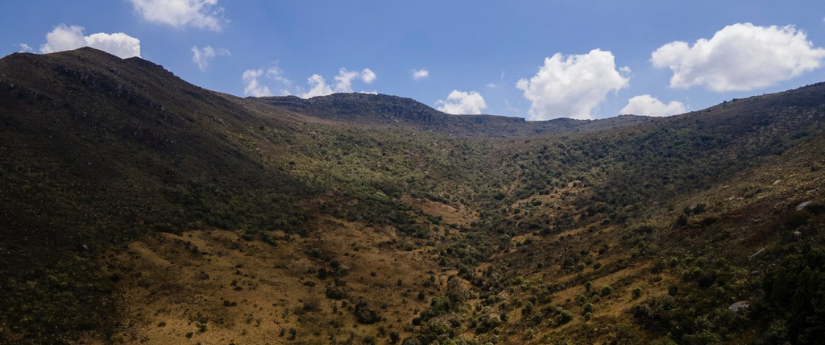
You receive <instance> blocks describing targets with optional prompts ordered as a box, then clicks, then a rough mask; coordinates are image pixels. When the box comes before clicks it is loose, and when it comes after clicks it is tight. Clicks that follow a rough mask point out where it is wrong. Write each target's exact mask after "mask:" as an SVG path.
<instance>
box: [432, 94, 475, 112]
mask: <svg viewBox="0 0 825 345" xmlns="http://www.w3.org/2000/svg"><path fill="white" fill-rule="evenodd" d="M435 104H437V105H438V104H440V105H441V106H439V107H438V110H440V111H443V112H445V113H447V114H455V115H463V114H481V111H482V110H484V109H486V108H487V103H485V102H484V97H481V94H479V93H478V92H476V91H470V92H464V91H458V90H453V92H450V94H449V95H448V96H447V100H446V101H443V100H438V101H436V102H435Z"/></svg>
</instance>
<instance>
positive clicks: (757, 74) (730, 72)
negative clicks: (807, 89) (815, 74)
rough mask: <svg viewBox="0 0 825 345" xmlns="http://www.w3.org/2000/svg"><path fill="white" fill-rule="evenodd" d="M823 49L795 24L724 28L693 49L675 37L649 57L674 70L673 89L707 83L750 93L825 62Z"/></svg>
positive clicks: (719, 89)
mask: <svg viewBox="0 0 825 345" xmlns="http://www.w3.org/2000/svg"><path fill="white" fill-rule="evenodd" d="M823 58H825V49H822V48H813V44H812V43H811V41H808V40H807V39H806V36H805V33H804V32H802V31H796V29H795V28H794V27H793V26H785V27H781V28H780V27H777V26H769V27H762V26H754V25H753V24H751V23H745V24H734V25H729V26H726V27H725V28H724V29H722V30H719V31H717V32H716V34H714V35H713V37H712V38H711V39H709V40H708V39H704V38H703V39H699V40H697V41H696V43H694V44H693V47H690V46H689V45H688V43H686V42H681V41H675V42H671V43H668V44H665V45H663V46H661V47H660V48H659V49H657V50H656V51H655V52H653V54H652V57H651V59H650V60H651V62H652V63H653V66H654V67H657V68H664V67H668V68H670V69H671V70H672V71H673V77H672V78H671V79H670V87H672V88H685V89H687V88H690V87H692V86H696V85H704V86H705V87H706V88H707V89H709V90H712V91H716V92H724V91H747V90H753V89H757V88H763V87H767V86H770V85H772V84H774V83H776V82H779V81H782V80H787V79H790V78H793V77H795V76H798V75H800V74H802V73H805V72H807V71H811V70H814V69H817V68H819V67H821V66H822V60H823Z"/></svg>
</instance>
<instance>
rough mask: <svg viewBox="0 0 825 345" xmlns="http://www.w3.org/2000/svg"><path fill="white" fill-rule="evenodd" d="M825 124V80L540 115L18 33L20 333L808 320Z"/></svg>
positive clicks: (757, 335)
mask: <svg viewBox="0 0 825 345" xmlns="http://www.w3.org/2000/svg"><path fill="white" fill-rule="evenodd" d="M823 145H825V83H818V84H814V85H810V86H807V87H802V88H799V89H796V90H790V91H786V92H782V93H777V94H770V95H763V96H754V97H749V98H746V99H741V100H733V101H729V102H725V103H723V104H720V105H717V106H714V107H711V108H708V109H703V110H698V111H694V112H690V113H688V114H683V115H678V116H673V117H668V118H656V119H652V118H646V117H633V116H632V117H625V116H622V117H619V118H616V119H614V120H596V121H576V120H569V119H566V120H553V121H547V122H542V123H531V122H529V121H524V120H523V119H512V118H505V117H497V116H488V115H484V116H456V115H447V114H443V113H440V112H438V111H436V110H434V109H432V108H430V107H428V106H426V105H423V104H421V103H418V102H415V101H414V100H411V99H405V98H401V97H396V96H387V95H359V94H333V95H330V96H326V97H320V98H312V99H308V100H303V99H299V98H297V97H286V98H277V97H276V98H260V99H252V98H238V97H235V96H231V95H226V94H221V93H217V92H213V91H209V90H205V89H202V88H199V87H197V86H194V85H191V84H189V83H187V82H186V81H184V80H182V79H180V78H178V77H176V76H175V75H174V74H172V73H171V72H169V71H166V70H164V69H163V68H162V66H159V65H156V64H154V63H152V62H149V61H145V60H142V59H139V58H130V59H125V60H121V59H119V58H116V57H113V56H111V55H108V54H106V53H103V52H99V51H96V50H93V49H91V48H82V49H79V50H75V51H68V52H61V53H54V54H46V55H34V54H12V55H10V56H7V57H4V58H3V59H0V153H2V154H0V225H2V227H0V235H2V236H0V276H2V278H0V291H3V292H4V293H3V298H0V310H4V311H5V313H3V314H2V315H0V343H9V344H39V343H77V342H79V341H86V342H91V343H129V344H131V343H157V344H163V343H180V342H190V341H191V342H194V341H199V342H204V343H228V342H230V341H235V340H236V339H237V340H239V341H242V342H243V343H257V342H261V339H266V341H267V342H273V343H295V344H312V343H324V342H329V343H333V342H334V343H341V342H347V341H349V342H364V343H381V342H388V343H405V344H408V345H409V344H416V343H422V344H423V343H433V342H435V341H438V342H440V343H441V344H447V343H450V342H453V343H463V344H470V343H486V342H497V343H501V344H547V343H556V342H560V341H572V342H579V343H581V342H585V343H597V342H598V343H657V342H658V343H662V344H666V343H667V344H673V343H677V344H680V345H692V344H698V343H703V344H704V343H714V342H716V343H719V342H722V339H726V341H728V340H730V341H731V342H739V343H753V344H763V343H770V342H771V341H774V340H777V339H779V340H781V341H788V342H790V343H792V344H805V343H806V342H805V341H804V339H811V338H804V337H810V334H811V332H816V330H817V328H815V327H812V326H806V323H805V322H807V321H805V320H809V319H815V318H816V317H822V314H821V313H819V314H818V313H817V311H815V310H809V309H806V308H805V307H804V306H805V305H804V304H793V303H790V302H788V301H789V300H790V297H788V296H793V294H794V293H799V294H800V295H801V294H806V295H805V296H811V298H821V294H819V295H817V294H816V293H815V291H818V290H816V288H815V286H814V285H810V284H814V283H816V282H819V280H817V279H820V278H819V276H817V275H816V274H819V273H816V272H823V271H825V268H823V267H820V266H821V265H820V266H817V265H818V264H817V262H820V261H821V260H820V261H817V260H819V259H817V258H819V256H818V255H820V254H818V253H820V251H822V248H823V246H825V239H824V238H823V230H825V212H823V210H825V207H823V206H822V205H825V190H823V189H822V185H823V183H825V178H824V177H823V169H822V168H823V167H825V153H824V152H825V150H822V147H823ZM806 202H807V204H805V206H801V207H802V208H801V209H798V208H799V207H800V205H802V204H803V203H806ZM797 233H798V234H797ZM760 248H764V249H762V250H760ZM745 252H746V253H745ZM757 252H758V253H759V254H754V253H757ZM750 256H753V259H751V258H750ZM803 259H804V260H809V261H805V263H800V262H801V261H799V260H803ZM794 260H796V261H794ZM822 262H825V261H822ZM793 265H797V266H799V265H802V266H805V267H809V268H810V269H809V270H807V271H805V272H813V273H811V275H807V276H789V275H788V274H789V273H788V272H803V271H804V270H792V269H787V270H785V271H782V270H779V269H778V268H783V267H797V266H793ZM806 265H807V266H806ZM752 272H756V274H754V273H752ZM777 279H778V280H780V281H791V282H795V283H794V284H790V286H783V285H781V284H774V283H772V282H775V281H777ZM805 279H807V280H805ZM803 280H804V281H807V282H811V283H810V284H809V285H810V286H813V287H812V288H811V289H808V285H805V284H800V283H798V282H800V281H803ZM823 284H825V283H823ZM823 286H825V285H823ZM636 288H638V289H636ZM811 291H814V292H811ZM789 294H790V295H789ZM811 298H809V299H808V300H811ZM743 300H747V301H749V302H750V304H751V306H752V307H751V309H750V310H752V312H747V313H744V314H736V313H733V314H732V313H731V312H730V311H729V310H728V307H729V306H730V305H731V304H732V303H734V302H737V301H743ZM588 314H589V316H588ZM775 320H780V321H781V322H779V321H775ZM617 325H618V326H617ZM351 326H357V327H351ZM595 329H599V330H601V331H598V332H597V331H594V330H595ZM783 330H784V331H783ZM783 332H784V333H783ZM783 334H784V335H783ZM783 337H784V338H783ZM701 339H704V340H701ZM708 339H710V340H708ZM714 339H715V340H714ZM705 340H707V341H705ZM807 343H810V342H807Z"/></svg>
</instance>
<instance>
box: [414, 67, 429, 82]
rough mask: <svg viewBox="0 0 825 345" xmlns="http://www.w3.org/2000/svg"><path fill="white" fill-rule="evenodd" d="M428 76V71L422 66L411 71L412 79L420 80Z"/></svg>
mask: <svg viewBox="0 0 825 345" xmlns="http://www.w3.org/2000/svg"><path fill="white" fill-rule="evenodd" d="M429 76H430V71H428V70H426V69H424V68H422V69H415V70H413V71H412V77H413V80H421V79H427V77H429Z"/></svg>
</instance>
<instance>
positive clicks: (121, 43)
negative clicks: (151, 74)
mask: <svg viewBox="0 0 825 345" xmlns="http://www.w3.org/2000/svg"><path fill="white" fill-rule="evenodd" d="M84 30H85V29H84V28H83V27H82V26H77V25H72V26H66V24H60V25H58V26H57V27H56V28H54V30H52V32H49V33H48V34H46V44H44V45H42V46H40V52H41V53H44V54H47V53H54V52H59V51H64V50H72V49H77V48H80V47H92V48H95V49H100V50H102V51H105V52H107V53H109V54H112V55H116V56H118V57H120V58H123V59H125V58H129V57H133V56H138V57H139V56H140V40H139V39H137V38H134V37H131V36H129V35H127V34H124V33H122V32H118V33H114V34H107V33H102V32H101V33H96V34H91V35H89V36H84V35H83V31H84ZM27 47H28V46H27Z"/></svg>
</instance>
